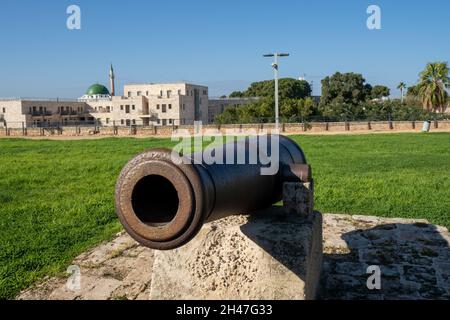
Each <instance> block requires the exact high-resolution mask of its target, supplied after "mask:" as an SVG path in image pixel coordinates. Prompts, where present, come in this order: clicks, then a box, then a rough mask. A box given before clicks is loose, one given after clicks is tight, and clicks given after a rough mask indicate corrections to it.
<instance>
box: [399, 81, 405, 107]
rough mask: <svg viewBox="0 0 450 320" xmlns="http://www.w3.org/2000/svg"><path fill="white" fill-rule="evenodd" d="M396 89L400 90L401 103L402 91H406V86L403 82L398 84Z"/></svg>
mask: <svg viewBox="0 0 450 320" xmlns="http://www.w3.org/2000/svg"><path fill="white" fill-rule="evenodd" d="M397 89H398V90H400V95H401V96H402V103H403V99H404V95H403V91H404V90H405V89H406V84H405V83H404V82H400V83H399V84H398V86H397Z"/></svg>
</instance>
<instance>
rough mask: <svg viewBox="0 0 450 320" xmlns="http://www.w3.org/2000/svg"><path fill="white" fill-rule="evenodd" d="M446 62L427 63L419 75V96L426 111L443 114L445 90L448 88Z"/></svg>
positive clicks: (445, 100) (446, 100)
mask: <svg viewBox="0 0 450 320" xmlns="http://www.w3.org/2000/svg"><path fill="white" fill-rule="evenodd" d="M449 71H450V69H449V67H448V63H447V62H434V63H428V64H427V66H426V67H425V70H424V71H422V72H421V73H420V82H419V84H418V89H419V95H420V97H421V98H422V103H423V106H424V108H426V109H427V110H428V111H432V110H433V111H439V112H442V113H443V112H444V111H445V109H446V108H447V103H448V92H447V89H448V88H449V87H450V78H449Z"/></svg>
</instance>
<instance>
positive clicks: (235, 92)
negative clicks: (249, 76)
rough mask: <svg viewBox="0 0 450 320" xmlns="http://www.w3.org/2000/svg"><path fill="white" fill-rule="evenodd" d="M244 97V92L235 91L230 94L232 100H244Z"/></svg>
mask: <svg viewBox="0 0 450 320" xmlns="http://www.w3.org/2000/svg"><path fill="white" fill-rule="evenodd" d="M243 96H244V93H243V92H242V91H233V92H232V93H230V96H229V97H230V98H242V97H243Z"/></svg>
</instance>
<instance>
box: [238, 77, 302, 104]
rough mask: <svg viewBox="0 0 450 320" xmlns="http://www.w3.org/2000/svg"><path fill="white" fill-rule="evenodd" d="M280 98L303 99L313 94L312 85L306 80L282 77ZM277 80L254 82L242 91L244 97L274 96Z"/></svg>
mask: <svg viewBox="0 0 450 320" xmlns="http://www.w3.org/2000/svg"><path fill="white" fill-rule="evenodd" d="M279 94H280V99H281V100H282V99H303V98H306V97H309V96H311V86H310V85H309V83H308V82H307V81H305V80H297V79H293V78H282V79H280V80H279ZM274 95H275V81H274V80H267V81H259V82H254V83H252V84H251V85H250V87H249V88H248V89H247V90H246V91H244V92H243V93H242V96H244V97H273V96H274Z"/></svg>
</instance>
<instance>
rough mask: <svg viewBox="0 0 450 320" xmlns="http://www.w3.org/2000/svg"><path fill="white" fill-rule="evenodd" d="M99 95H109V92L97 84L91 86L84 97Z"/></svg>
mask: <svg viewBox="0 0 450 320" xmlns="http://www.w3.org/2000/svg"><path fill="white" fill-rule="evenodd" d="M100 94H102V95H103V94H109V90H108V89H107V88H106V87H105V86H103V85H101V84H98V83H96V84H93V85H92V86H90V87H89V89H87V91H86V95H88V96H93V95H100Z"/></svg>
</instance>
